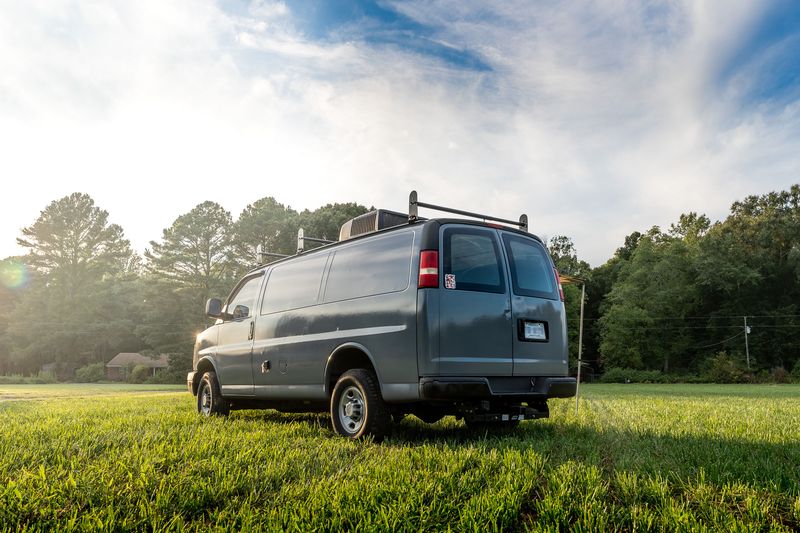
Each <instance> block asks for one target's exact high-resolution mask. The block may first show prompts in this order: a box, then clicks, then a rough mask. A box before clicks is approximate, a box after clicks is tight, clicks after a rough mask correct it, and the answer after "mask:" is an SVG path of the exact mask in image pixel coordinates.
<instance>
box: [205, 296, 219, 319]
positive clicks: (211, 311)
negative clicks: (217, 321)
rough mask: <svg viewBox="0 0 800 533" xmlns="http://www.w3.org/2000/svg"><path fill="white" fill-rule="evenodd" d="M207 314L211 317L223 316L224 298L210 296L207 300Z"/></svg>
mask: <svg viewBox="0 0 800 533" xmlns="http://www.w3.org/2000/svg"><path fill="white" fill-rule="evenodd" d="M206 316H207V317H209V318H222V300H220V299H219V298H210V299H209V300H208V301H207V302H206Z"/></svg>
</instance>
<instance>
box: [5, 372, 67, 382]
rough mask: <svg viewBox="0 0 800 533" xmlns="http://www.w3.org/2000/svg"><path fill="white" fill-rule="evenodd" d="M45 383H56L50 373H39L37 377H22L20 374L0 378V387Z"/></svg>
mask: <svg viewBox="0 0 800 533" xmlns="http://www.w3.org/2000/svg"><path fill="white" fill-rule="evenodd" d="M46 383H56V378H55V377H53V375H52V374H50V373H44V374H43V373H41V372H40V373H39V375H38V376H23V375H22V374H11V375H8V376H0V385H44V384H46Z"/></svg>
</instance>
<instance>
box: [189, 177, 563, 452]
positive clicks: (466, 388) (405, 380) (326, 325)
mask: <svg viewBox="0 0 800 533" xmlns="http://www.w3.org/2000/svg"><path fill="white" fill-rule="evenodd" d="M418 207H425V208H428V209H434V210H439V211H444V212H450V213H455V214H459V215H465V216H468V217H472V218H478V219H482V220H469V219H461V218H457V219H456V218H431V219H423V218H420V217H418V215H417V209H418ZM487 221H493V222H487ZM495 222H500V224H497V223H495ZM304 240H314V241H317V242H319V240H317V239H309V238H307V237H302V234H301V246H300V250H299V252H298V254H297V255H293V256H291V257H285V258H282V259H279V260H276V261H274V262H271V263H269V264H266V265H262V266H259V267H258V268H255V269H253V270H252V271H251V272H250V273H248V274H247V275H246V276H245V277H244V278H243V279H242V280H241V281H240V282H239V283H237V285H236V286H235V287H234V289H233V291H231V293H230V295H229V296H228V298H227V299H226V300H225V302H222V301H220V300H218V299H211V300H209V301H208V302H207V304H206V314H207V316H209V317H211V318H215V319H216V323H215V324H214V325H213V326H211V327H210V328H208V329H206V330H205V331H203V332H202V333H200V334H199V335H198V336H197V341H196V344H195V349H194V362H193V368H194V371H193V372H191V373H189V375H188V377H187V380H188V387H189V390H190V391H191V392H192V394H194V395H196V396H197V409H198V411H199V412H200V413H202V414H204V415H215V414H216V415H225V414H228V413H229V412H230V410H232V409H250V408H270V409H277V410H279V411H283V412H308V411H330V413H331V417H332V422H333V428H334V430H335V431H336V432H337V433H339V434H340V435H343V436H346V437H350V438H360V437H363V436H367V435H369V436H372V437H373V438H375V439H376V440H380V439H381V438H382V437H383V436H384V435H385V434H386V433H387V431H388V430H389V428H390V424H391V422H392V420H399V419H400V418H402V417H403V416H405V415H408V414H413V415H415V416H417V417H419V418H420V419H422V420H423V421H425V422H435V421H437V420H439V419H440V418H442V417H444V416H446V415H455V416H457V417H459V418H462V419H463V420H464V421H465V422H466V423H467V425H469V426H475V427H481V428H487V427H504V426H513V425H515V424H517V423H519V421H521V420H524V419H531V418H543V417H547V416H548V409H547V400H548V398H565V397H570V396H573V395H574V394H575V386H576V382H575V379H574V378H572V377H568V376H567V373H568V363H567V359H568V357H567V328H566V321H565V312H564V302H563V300H564V297H563V292H562V291H561V285H560V282H559V279H558V272H557V271H556V270H555V268H554V266H553V262H552V259H551V258H550V256H549V255H548V253H547V250H546V249H545V247H544V245H543V243H542V241H541V239H539V238H538V237H536V236H535V235H532V234H530V233H528V232H527V217H526V216H525V215H522V217H520V220H519V221H510V220H505V219H500V218H495V217H490V216H487V215H481V214H478V213H469V212H466V211H461V210H457V209H452V208H448V207H443V206H438V205H433V204H426V203H422V202H419V201H418V200H417V194H416V192H412V193H411V196H410V201H409V213H408V214H407V215H406V214H400V213H394V212H391V211H385V210H378V211H373V212H371V213H367V214H365V215H362V216H360V217H357V218H356V219H353V220H351V221H348V222H347V223H345V224H344V225H343V226H342V230H341V234H340V240H339V241H338V242H336V243H330V244H324V245H323V246H320V247H318V248H316V249H314V250H311V251H307V252H305V251H303V250H302V248H303V245H302V242H303V241H304Z"/></svg>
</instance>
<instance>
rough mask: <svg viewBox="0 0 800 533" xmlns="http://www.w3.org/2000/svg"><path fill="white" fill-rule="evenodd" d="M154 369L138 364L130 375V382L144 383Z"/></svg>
mask: <svg viewBox="0 0 800 533" xmlns="http://www.w3.org/2000/svg"><path fill="white" fill-rule="evenodd" d="M152 373H153V371H152V370H151V369H150V368H149V367H147V366H145V365H136V366H135V367H133V370H132V371H131V373H130V377H128V381H129V382H130V383H144V382H145V380H146V379H147V378H149V377H150V376H151V375H152Z"/></svg>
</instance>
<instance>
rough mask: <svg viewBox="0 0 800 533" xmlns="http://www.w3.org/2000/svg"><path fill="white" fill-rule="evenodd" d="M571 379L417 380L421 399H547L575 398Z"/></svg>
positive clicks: (445, 378) (441, 378)
mask: <svg viewBox="0 0 800 533" xmlns="http://www.w3.org/2000/svg"><path fill="white" fill-rule="evenodd" d="M576 384H577V382H576V380H575V378H572V377H530V376H528V377H496V378H485V377H474V378H473V377H426V378H422V379H420V380H419V393H420V397H421V398H423V399H425V400H475V399H492V398H493V399H504V400H515V401H536V400H539V401H541V400H547V399H548V398H570V397H572V396H575V388H576Z"/></svg>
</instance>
